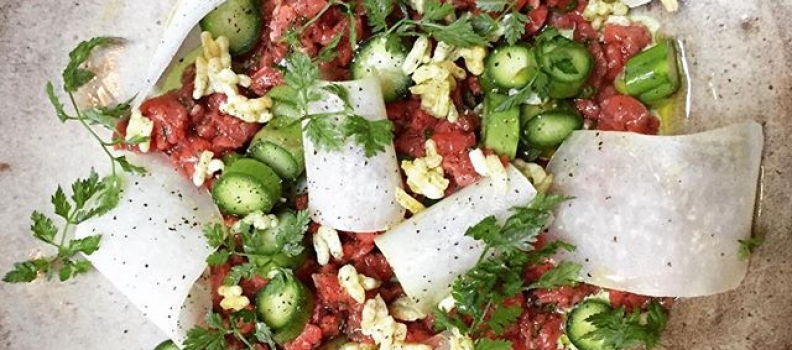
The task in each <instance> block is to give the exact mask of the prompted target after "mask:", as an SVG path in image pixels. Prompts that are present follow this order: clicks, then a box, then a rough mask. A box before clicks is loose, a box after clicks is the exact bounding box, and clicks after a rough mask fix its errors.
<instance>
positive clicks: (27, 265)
mask: <svg viewBox="0 0 792 350" xmlns="http://www.w3.org/2000/svg"><path fill="white" fill-rule="evenodd" d="M49 271H50V262H49V261H48V260H45V259H35V260H28V261H23V262H18V263H14V269H13V270H11V271H9V272H8V273H6V275H5V276H4V277H3V282H7V283H26V282H32V281H34V280H35V279H36V278H37V277H38V275H39V273H42V274H48V273H49Z"/></svg>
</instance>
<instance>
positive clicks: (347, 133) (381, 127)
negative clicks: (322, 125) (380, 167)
mask: <svg viewBox="0 0 792 350" xmlns="http://www.w3.org/2000/svg"><path fill="white" fill-rule="evenodd" d="M342 130H343V135H344V137H348V138H352V140H354V141H355V143H356V144H357V145H359V146H361V147H363V150H364V152H365V154H366V157H372V156H374V155H376V154H377V153H379V152H381V151H383V150H385V147H386V146H388V145H390V144H391V143H392V142H393V123H392V122H391V121H390V120H387V119H383V120H376V121H372V120H368V119H366V118H363V117H361V116H357V115H352V116H348V117H347V118H346V119H345V120H344V124H343V125H342Z"/></svg>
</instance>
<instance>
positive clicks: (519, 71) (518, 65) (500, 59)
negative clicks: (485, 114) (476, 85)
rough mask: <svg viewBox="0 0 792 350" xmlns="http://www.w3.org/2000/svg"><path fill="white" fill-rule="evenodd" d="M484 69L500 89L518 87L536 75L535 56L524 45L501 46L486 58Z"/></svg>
mask: <svg viewBox="0 0 792 350" xmlns="http://www.w3.org/2000/svg"><path fill="white" fill-rule="evenodd" d="M486 71H487V75H488V76H489V77H490V78H492V81H493V83H495V85H497V86H498V87H499V88H501V90H502V91H504V92H505V91H508V90H509V89H519V88H521V87H523V86H525V85H527V84H528V83H529V82H531V79H533V78H534V77H535V76H536V73H537V71H538V68H537V64H536V56H535V55H534V52H533V50H531V49H530V48H528V47H526V46H522V45H514V46H501V47H499V48H497V49H495V51H493V52H492V54H490V56H489V57H488V58H487V63H486Z"/></svg>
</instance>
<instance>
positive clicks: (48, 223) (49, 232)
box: [30, 211, 58, 244]
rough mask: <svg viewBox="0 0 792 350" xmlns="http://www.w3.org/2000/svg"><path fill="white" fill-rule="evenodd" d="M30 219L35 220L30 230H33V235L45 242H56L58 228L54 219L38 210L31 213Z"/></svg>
mask: <svg viewBox="0 0 792 350" xmlns="http://www.w3.org/2000/svg"><path fill="white" fill-rule="evenodd" d="M30 220H32V221H33V225H31V226H30V230H31V231H33V237H36V239H38V240H40V241H42V242H44V243H49V244H55V235H57V234H58V228H57V227H56V226H55V223H53V222H52V219H50V218H48V217H47V216H46V215H44V214H42V213H40V212H38V211H34V212H33V214H31V215H30Z"/></svg>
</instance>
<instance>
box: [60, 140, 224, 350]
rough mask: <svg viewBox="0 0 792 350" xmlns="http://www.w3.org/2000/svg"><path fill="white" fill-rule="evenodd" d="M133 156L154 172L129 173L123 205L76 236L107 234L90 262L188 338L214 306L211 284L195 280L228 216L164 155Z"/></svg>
mask: <svg viewBox="0 0 792 350" xmlns="http://www.w3.org/2000/svg"><path fill="white" fill-rule="evenodd" d="M128 157H130V160H131V161H132V162H134V163H135V164H139V165H142V166H145V167H146V168H147V170H148V174H147V175H144V176H127V178H126V187H125V190H124V193H123V195H122V199H121V202H120V204H119V205H118V207H117V208H115V209H114V210H113V211H111V212H109V213H107V214H105V215H103V216H101V217H98V218H96V219H92V220H90V221H87V222H84V223H82V224H80V225H79V226H78V228H77V230H76V232H75V236H76V237H77V238H81V237H85V236H89V235H94V234H102V235H103V236H102V241H101V248H100V249H99V250H98V251H96V252H95V253H94V254H93V255H90V256H88V259H89V260H90V261H91V262H92V263H93V265H94V267H96V269H97V270H99V272H101V273H102V274H103V275H104V276H105V277H106V278H107V279H108V280H109V281H110V282H111V283H112V284H113V285H114V286H115V287H116V288H118V290H120V291H121V292H122V293H123V294H124V295H125V296H126V297H127V298H129V300H130V301H132V303H133V304H134V305H135V306H137V307H138V308H139V309H140V310H141V312H143V313H144V314H145V315H146V317H148V318H149V319H150V320H151V321H152V322H154V324H156V325H157V326H158V327H159V328H160V329H162V330H163V332H165V334H166V335H168V336H169V337H170V338H172V339H174V340H177V341H181V340H182V339H183V338H184V336H185V335H186V333H187V331H188V330H189V329H190V328H192V327H193V326H194V325H196V324H197V323H198V322H199V321H200V320H201V319H202V318H203V315H204V314H205V313H206V312H207V311H208V310H209V308H211V305H212V303H211V295H210V293H209V290H208V289H207V288H206V287H205V284H201V283H198V284H196V283H195V282H196V280H197V279H198V278H199V277H200V276H201V274H202V273H203V272H204V270H205V269H206V257H207V256H209V254H211V253H212V251H213V250H212V249H210V248H209V247H208V246H207V243H206V240H205V238H204V236H203V233H202V228H203V226H204V224H205V223H208V222H213V221H214V222H217V221H219V220H221V217H220V213H219V212H218V211H217V208H216V206H215V205H214V203H213V202H212V199H211V197H210V196H209V194H208V193H206V191H205V190H202V189H198V188H196V187H195V186H193V184H192V183H191V182H190V181H187V180H186V179H185V178H184V176H183V175H182V174H180V173H178V172H177V171H176V170H175V169H174V168H173V166H172V165H171V164H170V161H169V160H168V159H167V158H165V157H164V156H153V155H151V156H133V155H128ZM194 284H195V286H194Z"/></svg>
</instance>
